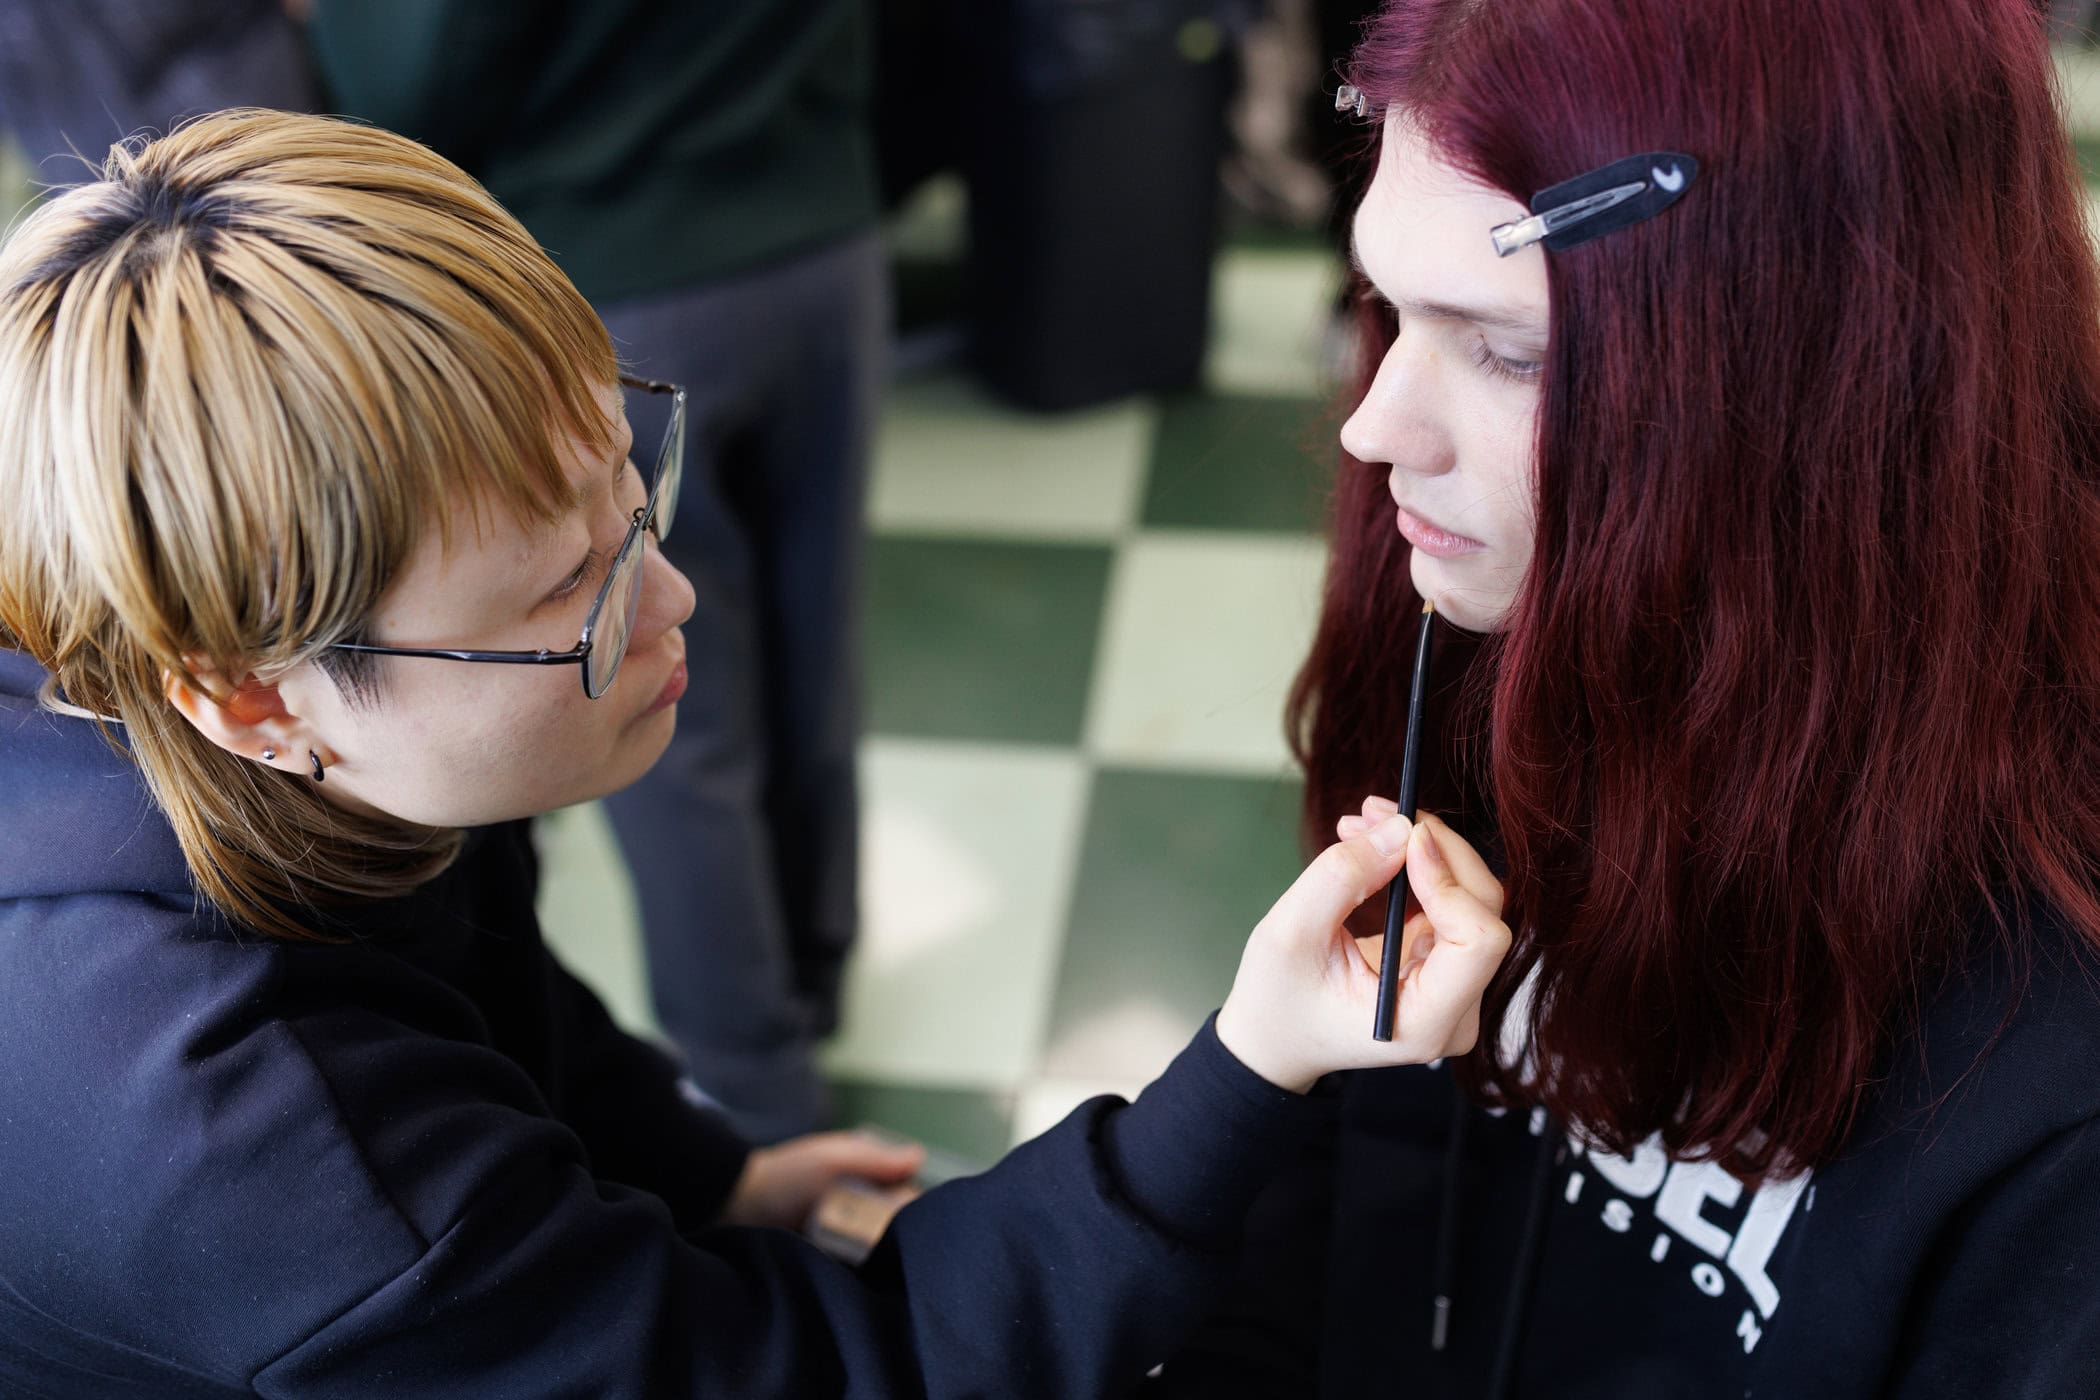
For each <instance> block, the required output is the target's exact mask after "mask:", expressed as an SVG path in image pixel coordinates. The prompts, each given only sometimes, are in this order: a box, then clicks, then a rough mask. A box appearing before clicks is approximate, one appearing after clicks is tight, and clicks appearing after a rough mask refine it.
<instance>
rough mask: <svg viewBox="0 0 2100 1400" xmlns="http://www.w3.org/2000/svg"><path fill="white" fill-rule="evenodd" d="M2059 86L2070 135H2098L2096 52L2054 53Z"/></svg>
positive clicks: (2099, 66)
mask: <svg viewBox="0 0 2100 1400" xmlns="http://www.w3.org/2000/svg"><path fill="white" fill-rule="evenodd" d="M2056 72H2057V77H2058V79H2059V80H2060V82H2061V83H2062V86H2063V96H2064V123H2065V125H2067V126H2068V127H2070V129H2071V134H2072V135H2073V136H2100V49H2088V48H2066V47H2061V46H2059V47H2058V48H2057V50H2056Z"/></svg>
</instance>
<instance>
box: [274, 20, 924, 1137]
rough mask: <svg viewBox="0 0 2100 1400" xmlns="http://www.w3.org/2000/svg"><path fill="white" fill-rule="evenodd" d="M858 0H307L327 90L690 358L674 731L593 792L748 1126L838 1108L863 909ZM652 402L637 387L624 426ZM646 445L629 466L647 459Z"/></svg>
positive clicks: (657, 346)
mask: <svg viewBox="0 0 2100 1400" xmlns="http://www.w3.org/2000/svg"><path fill="white" fill-rule="evenodd" d="M868 18H869V17H868V15H867V14H866V12H865V10H864V6H863V4H862V0H746V2H745V3H741V4H737V5H733V6H692V5H680V4H673V3H667V0H592V3H590V4H583V3H577V2H572V3H550V2H549V0H541V2H540V3H509V0H505V3H500V4H498V3H488V2H487V0H480V2H479V3H477V0H359V3H355V4H353V3H348V0H321V3H319V4H318V5H316V6H315V7H314V13H313V17H312V30H311V34H312V40H313V49H314V53H315V55H316V58H317V60H318V65H319V68H320V71H321V74H322V76H323V79H324V82H325V85H326V91H327V94H328V96H327V100H328V103H329V105H330V107H331V109H332V110H334V111H336V112H339V113H342V114H346V115H351V116H356V117H359V118H363V119H365V120H369V121H371V122H374V123H376V124H378V125H380V126H383V127H386V128H388V129H389V130H392V131H398V132H401V133H403V134H405V135H408V136H411V137H414V138H415V139H417V140H419V141H423V142H425V143H427V144H429V145H430V146H432V147H434V148H435V149H436V150H438V151H439V152H441V153H442V154H444V155H446V156H448V157H450V158H451V159H453V160H455V161H457V162H458V163H460V164H461V165H463V166H464V167H466V168H467V169H468V170H469V171H471V172H472V173H473V174H475V175H476V176H477V177H479V178H480V179H481V180H482V181H483V183H485V184H486V185H487V186H488V188H489V190H490V192H491V193H493V194H494V195H495V196H496V197H497V198H498V199H499V200H501V201H502V202H503V203H504V204H505V205H507V206H508V207H509V208H510V209H512V210H513V211H515V212H516V213H517V214H518V216H519V217H520V219H522V221H523V222H524V223H525V225H526V226H527V227H528V228H530V229H531V230H532V232H533V233H534V235H535V236H537V237H538V238H539V239H540V241H541V242H542V243H544V244H545V245H546V246H547V247H548V248H549V249H550V250H551V251H552V252H553V253H554V255H555V257H556V258H557V259H558V260H559V262H560V263H561V265H562V267H563V270H564V271H566V272H567V273H568V274H569V276H570V277H571V278H572V279H574V281H575V282H576V284H577V286H578V287H579V288H580V289H581V290H582V291H583V293H584V294H585V295H586V296H587V297H588V298H590V300H591V301H592V303H593V304H594V305H595V306H596V307H597V309H598V310H599V312H600V314H601V315H602V316H603V317H604V319H605V322H606V325H607V326H608V328H609V329H610V330H611V331H612V335H613V340H614V344H615V346H616V347H617V349H618V350H619V352H620V354H621V355H622V356H623V357H624V359H625V360H626V361H627V362H628V363H629V364H630V365H631V366H633V367H634V368H635V370H636V371H637V372H639V373H642V374H645V375H648V376H651V377H653V378H659V379H669V380H674V381H676V382H679V383H683V384H687V385H690V386H691V391H692V402H691V410H690V412H691V426H690V430H689V431H690V448H689V450H690V453H691V456H690V465H689V469H688V471H687V474H686V478H685V485H684V488H683V499H682V500H681V502H680V507H679V509H680V522H681V526H682V528H681V529H680V530H679V532H678V538H677V539H676V541H675V542H674V543H672V545H671V546H670V553H671V556H672V558H673V561H674V562H675V563H676V564H677V565H678V566H679V568H680V569H682V570H683V571H684V572H685V573H686V574H687V576H688V577H690V578H691V579H692V581H693V585H694V588H695V590H696V592H697V593H698V596H699V601H698V605H697V607H696V610H695V612H694V614H693V618H692V621H691V622H690V623H688V624H687V627H686V636H687V638H688V642H689V646H690V653H689V657H690V659H689V663H688V673H689V678H690V683H689V687H688V689H687V691H686V693H685V696H684V698H683V699H682V700H680V701H679V712H680V713H679V724H678V738H677V740H676V741H675V742H674V743H673V745H672V747H671V749H670V751H669V752H668V753H667V754H666V755H665V757H664V759H663V761H662V762H661V763H660V764H658V765H657V767H656V769H655V770H654V772H652V773H651V774H650V776H649V777H648V778H647V779H645V780H644V781H643V782H641V783H639V784H637V785H636V786H635V787H633V788H631V789H629V790H628V791H626V792H624V793H622V794H620V795H619V796H617V797H615V798H614V799H612V800H611V801H610V802H608V803H607V809H608V812H609V815H610V816H611V819H612V824H613V827H614V829H615V830H616V831H617V833H618V836H619V840H620V844H621V846H622V848H623V850H624V852H625V854H626V856H627V859H628V863H629V864H630V866H631V867H632V869H633V870H634V871H635V872H636V874H637V881H636V894H637V898H638V902H639V906H640V911H641V918H642V925H643V931H644V938H645V943H646V948H647V955H648V966H649V983H650V994H651V999H652V1001H653V1002H654V1004H655V1009H656V1012H657V1016H658V1019H659V1021H660V1022H661V1024H662V1026H663V1028H664V1030H665V1031H666V1033H668V1034H669V1035H670V1036H671V1037H672V1038H673V1039H674V1040H675V1041H676V1042H677V1043H678V1045H679V1046H680V1048H681V1049H682V1050H683V1051H684V1053H685V1055H686V1057H687V1059H688V1061H689V1067H690V1069H691V1072H692V1075H693V1078H694V1079H695V1080H696V1081H697V1082H698V1083H699V1084H700V1085H701V1086H702V1087H703V1088H704V1089H705V1090H706V1091H707V1092H708V1093H709V1094H711V1095H713V1096H714V1097H715V1098H716V1099H717V1100H718V1101H719V1102H720V1103H721V1104H722V1106H723V1107H724V1108H726V1109H727V1110H728V1111H729V1112H730V1114H731V1115H732V1116H733V1117H734V1118H735V1119H736V1121H737V1123H738V1125H739V1127H740V1128H742V1129H743V1130H744V1131H745V1132H746V1133H747V1134H748V1135H750V1136H752V1137H754V1138H755V1139H757V1140H760V1141H774V1140H777V1139H779V1138H782V1137H786V1136H790V1135H793V1134H795V1133H798V1132H802V1131H806V1130H808V1129H811V1128H814V1127H816V1126H818V1125H819V1124H820V1123H821V1122H823V1121H824V1120H825V1119H826V1117H827V1106H826V1099H825V1093H824V1087H823V1081H822V1080H821V1078H820V1076H819V1075H818V1073H817V1070H816V1067H815V1063H814V1059H813V1052H814V1047H815V1044H816V1042H817V1041H818V1040H819V1039H820V1038H821V1037H822V1036H824V1035H825V1034H826V1033H827V1032H829V1031H830V1030H831V1029H832V1027H833V1026H834V1024H835V1022H836V1020H837V1017H838V1002H839V988H840V979H841V976H842V970H843V965H844V962H845V958H846V954H847V952H848V950H849V948H850V947H851V946H852V943H853V939H854V932H855V923H856V903H857V899H856V888H855V886H856V882H855V864H856V857H857V844H858V831H857V812H858V808H857V794H856V787H855V773H854V741H855V738H856V736H857V733H858V713H857V697H858V687H859V678H858V662H857V657H856V645H855V643H856V638H857V627H858V618H857V613H856V609H857V599H858V575H859V569H860V559H861V534H862V532H861V512H862V504H863V496H864V493H865V484H866V476H867V457H868V447H869V438H870V433H871V431H872V427H873V420H874V416H875V413H876V408H877V403H878V396H879V392H880V387H881V384H882V380H883V362H884V352H885V346H886V342H887V335H888V301H887V282H886V278H885V268H884V263H883V257H882V251H881V246H880V242H879V239H878V237H877V232H876V222H877V216H878V209H879V202H878V197H877V179H876V173H875V158H874V151H873V138H872V135H871V132H870V129H869V121H870V93H869V90H870V84H871V82H872V77H871V72H870V69H871V66H872V64H871V37H870V29H869V22H868ZM650 407H653V406H651V405H644V404H639V403H634V404H630V410H631V411H633V412H634V413H635V415H636V422H637V427H636V431H637V433H638V435H639V437H640V440H642V441H650V440H653V439H652V438H651V436H650V434H651V433H652V432H653V431H654V430H655V427H656V420H655V419H654V418H652V417H650V416H649V415H648V414H647V412H646V410H647V409H648V408H650ZM645 466H646V464H645Z"/></svg>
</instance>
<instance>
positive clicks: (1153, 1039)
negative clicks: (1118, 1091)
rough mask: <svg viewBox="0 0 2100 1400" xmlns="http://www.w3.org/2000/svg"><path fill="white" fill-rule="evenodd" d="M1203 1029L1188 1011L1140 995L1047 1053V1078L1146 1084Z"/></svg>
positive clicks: (1081, 1023) (1087, 1021)
mask: <svg viewBox="0 0 2100 1400" xmlns="http://www.w3.org/2000/svg"><path fill="white" fill-rule="evenodd" d="M1201 1025H1202V1019H1201V1018H1200V1017H1197V1018H1194V1019H1192V1018H1191V1017H1190V1016H1189V1014H1188V1013H1187V1012H1186V1011H1183V1010H1180V1009H1179V1008H1177V1007H1174V1006H1170V1005H1168V1004H1166V1003H1165V1002H1164V1001H1162V1000H1160V999H1157V998H1153V997H1147V996H1144V995H1143V994H1142V993H1140V994H1136V995H1133V996H1131V997H1129V998H1127V999H1125V1000H1122V1001H1117V1002H1112V1003H1110V1004H1108V1005H1105V1006H1103V1007H1101V1008H1100V1009H1099V1010H1097V1011H1095V1012H1094V1013H1093V1014H1092V1015H1088V1016H1082V1017H1080V1018H1079V1019H1078V1020H1076V1021H1074V1022H1072V1023H1071V1024H1070V1025H1068V1026H1066V1027H1065V1028H1064V1029H1063V1030H1062V1031H1061V1032H1059V1033H1058V1035H1057V1036H1056V1038H1055V1039H1053V1040H1052V1041H1051V1043H1050V1045H1049V1046H1048V1047H1047V1048H1046V1049H1045V1050H1044V1052H1043V1073H1044V1074H1045V1075H1046V1076H1048V1077H1051V1078H1059V1079H1088V1080H1092V1079H1099V1080H1104V1081H1106V1080H1114V1079H1118V1078H1130V1077H1135V1078H1136V1079H1137V1081H1138V1082H1139V1083H1141V1084H1142V1083H1146V1082H1148V1081H1150V1080H1152V1079H1154V1078H1156V1077H1158V1075H1159V1074H1160V1072H1161V1071H1162V1070H1164V1069H1166V1067H1167V1064H1168V1062H1169V1061H1171V1060H1172V1059H1173V1058H1174V1057H1175V1056H1176V1055H1178V1054H1180V1053H1181V1051H1182V1047H1184V1046H1186V1045H1187V1044H1188V1043H1189V1040H1190V1038H1191V1037H1193V1036H1194V1035H1195V1034H1196V1031H1197V1029H1198V1028H1199V1027H1200V1026H1201Z"/></svg>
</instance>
